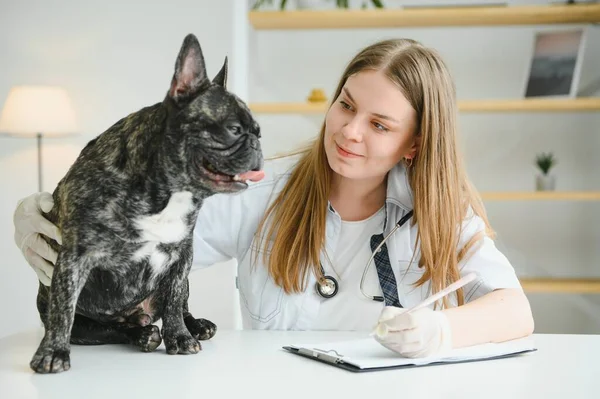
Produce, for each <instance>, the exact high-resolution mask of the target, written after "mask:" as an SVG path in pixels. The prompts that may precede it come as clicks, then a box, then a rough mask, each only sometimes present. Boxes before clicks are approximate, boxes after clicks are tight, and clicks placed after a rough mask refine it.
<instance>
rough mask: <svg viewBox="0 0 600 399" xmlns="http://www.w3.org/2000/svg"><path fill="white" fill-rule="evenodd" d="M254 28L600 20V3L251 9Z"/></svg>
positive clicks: (510, 23)
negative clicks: (368, 8)
mask: <svg viewBox="0 0 600 399" xmlns="http://www.w3.org/2000/svg"><path fill="white" fill-rule="evenodd" d="M249 20H250V23H251V24H252V26H253V27H254V29H264V30H267V29H288V30H289V29H348V28H395V27H427V26H430V27H431V26H503V25H504V26H507V25H544V24H575V23H593V22H600V4H571V5H568V4H556V5H539V6H490V7H485V6H474V7H438V8H410V9H408V8H407V9H371V10H358V9H347V10H339V9H337V10H326V11H316V10H301V11H250V12H249Z"/></svg>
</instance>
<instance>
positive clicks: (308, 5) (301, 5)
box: [252, 0, 383, 10]
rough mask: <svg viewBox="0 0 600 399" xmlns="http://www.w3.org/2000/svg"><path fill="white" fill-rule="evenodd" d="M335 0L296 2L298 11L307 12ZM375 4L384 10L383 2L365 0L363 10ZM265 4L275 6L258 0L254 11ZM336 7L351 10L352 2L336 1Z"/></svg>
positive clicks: (284, 0)
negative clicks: (368, 4) (369, 4)
mask: <svg viewBox="0 0 600 399" xmlns="http://www.w3.org/2000/svg"><path fill="white" fill-rule="evenodd" d="M332 1H333V0H296V5H297V7H298V9H302V10H306V9H319V8H323V6H326V4H325V3H329V2H332ZM369 2H370V3H371V4H373V6H374V7H375V8H383V3H382V2H381V0H363V1H362V8H366V6H367V3H369ZM263 4H270V5H273V0H257V1H256V2H255V3H254V5H253V6H252V9H253V10H257V9H259V8H260V7H261V6H262V5H263ZM286 5H287V0H281V1H280V2H279V9H280V10H284V9H285V6H286ZM335 6H336V7H337V8H349V7H350V0H335Z"/></svg>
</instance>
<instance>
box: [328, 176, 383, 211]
mask: <svg viewBox="0 0 600 399" xmlns="http://www.w3.org/2000/svg"><path fill="white" fill-rule="evenodd" d="M385 197H386V180H385V177H383V178H379V179H365V180H360V181H357V180H350V179H346V178H344V177H342V176H340V175H338V174H336V173H334V174H333V176H332V184H331V193H330V195H329V201H330V202H331V205H332V206H333V208H334V209H335V210H336V212H337V213H338V214H339V215H340V217H341V218H342V220H345V221H358V220H364V219H366V218H368V217H369V216H371V215H373V214H374V213H375V212H377V211H378V210H379V209H381V207H382V206H383V205H384V204H385Z"/></svg>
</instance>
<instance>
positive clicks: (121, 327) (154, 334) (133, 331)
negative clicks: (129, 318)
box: [71, 315, 162, 352]
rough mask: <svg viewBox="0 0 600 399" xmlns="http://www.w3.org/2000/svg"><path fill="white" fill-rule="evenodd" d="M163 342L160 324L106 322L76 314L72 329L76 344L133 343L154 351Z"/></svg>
mask: <svg viewBox="0 0 600 399" xmlns="http://www.w3.org/2000/svg"><path fill="white" fill-rule="evenodd" d="M161 342H162V338H161V336H160V329H159V328H158V326H154V325H147V326H143V327H140V326H130V325H128V324H124V323H113V324H104V323H99V322H97V321H95V320H92V319H90V318H88V317H85V316H81V315H76V316H75V321H74V323H73V329H72V331H71V343H72V344H75V345H106V344H131V345H134V346H136V347H138V348H139V349H140V350H141V351H142V352H152V351H154V350H155V349H156V348H158V346H159V345H160V344H161Z"/></svg>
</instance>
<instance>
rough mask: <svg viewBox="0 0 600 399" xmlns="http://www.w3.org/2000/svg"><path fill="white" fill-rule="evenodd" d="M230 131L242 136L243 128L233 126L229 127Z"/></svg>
mask: <svg viewBox="0 0 600 399" xmlns="http://www.w3.org/2000/svg"><path fill="white" fill-rule="evenodd" d="M229 131H230V132H231V133H233V134H236V135H238V134H242V127H241V126H240V125H231V126H229Z"/></svg>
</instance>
